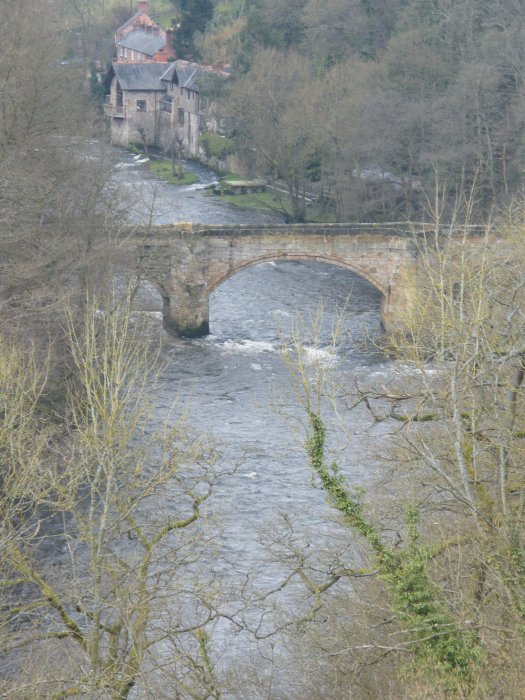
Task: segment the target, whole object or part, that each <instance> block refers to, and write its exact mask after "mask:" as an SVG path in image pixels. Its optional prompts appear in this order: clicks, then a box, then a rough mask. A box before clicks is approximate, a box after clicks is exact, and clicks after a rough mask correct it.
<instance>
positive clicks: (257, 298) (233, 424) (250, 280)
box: [116, 154, 388, 605]
mask: <svg viewBox="0 0 525 700" xmlns="http://www.w3.org/2000/svg"><path fill="white" fill-rule="evenodd" d="M139 161H140V159H138V158H137V157H133V156H131V155H127V154H120V159H119V163H118V166H117V175H116V179H117V181H118V182H119V186H120V187H122V188H123V189H124V190H128V191H129V192H130V193H131V194H132V198H133V200H134V201H135V202H136V205H135V210H134V216H135V217H136V218H141V217H142V218H147V217H149V216H150V215H152V220H153V222H154V223H169V222H174V221H193V222H201V223H216V224H222V223H247V224H248V223H264V222H271V221H276V222H277V221H279V219H278V218H277V217H276V215H275V214H273V213H265V212H259V211H254V210H241V209H238V208H235V207H233V206H230V205H228V204H226V203H224V202H221V201H219V200H218V199H216V198H214V197H213V196H210V195H209V194H208V193H207V192H206V190H205V189H203V186H204V185H206V184H209V183H211V182H213V180H214V179H215V176H214V174H213V173H211V172H210V171H208V170H206V169H205V168H202V167H201V166H196V165H193V164H188V167H190V168H191V169H194V170H195V171H196V172H197V173H198V175H199V177H200V179H201V184H199V185H194V186H190V187H176V186H172V185H169V184H166V183H163V182H159V181H157V180H156V179H155V178H154V177H153V176H152V175H151V174H150V173H149V171H148V170H147V168H146V167H145V165H144V164H143V163H141V162H139ZM152 205H153V206H152ZM141 303H142V305H143V307H145V308H146V309H148V310H149V311H151V312H152V313H153V314H154V315H155V314H156V315H157V316H160V314H159V311H160V309H161V302H160V298H157V296H156V295H155V294H154V293H153V292H152V290H151V289H148V288H146V289H144V290H143V293H142V301H141ZM320 306H322V309H323V310H322V319H321V320H319V319H320V315H319V309H320ZM379 307H380V295H379V293H378V292H377V291H376V290H375V289H374V287H373V286H372V285H371V284H369V283H368V282H366V281H365V280H363V279H361V278H360V277H358V276H357V275H354V274H353V273H351V272H350V271H347V270H343V269H341V268H338V267H335V266H330V265H325V264H319V263H309V262H279V263H272V262H267V263H264V264H260V265H256V266H253V267H251V268H247V269H245V270H243V271H241V272H239V273H238V274H237V275H235V276H233V277H232V278H230V279H229V280H227V281H226V282H225V283H224V284H222V285H221V286H220V287H219V288H218V289H217V290H216V291H215V292H214V293H213V295H212V297H211V300H210V329H211V335H209V336H208V337H206V338H202V339H197V340H184V341H183V340H178V339H175V338H170V337H168V336H165V353H166V358H167V360H168V364H167V368H166V370H165V372H164V376H163V383H162V387H161V389H160V390H159V393H158V396H157V399H158V406H159V408H158V411H159V419H161V418H162V415H163V412H166V411H168V410H169V407H170V406H171V405H172V404H173V403H174V402H175V401H177V402H178V403H179V405H184V406H185V407H186V409H187V412H188V416H189V423H190V425H191V426H193V427H194V429H195V430H197V431H199V432H209V433H211V434H212V435H213V436H214V439H215V440H216V441H217V442H218V444H219V446H220V455H221V457H220V460H221V462H222V463H223V465H224V466H225V467H228V466H231V465H233V464H237V465H238V466H237V470H236V472H235V473H234V474H232V475H230V476H228V477H224V478H223V479H222V480H221V482H220V483H219V484H218V486H217V487H216V489H215V491H214V494H213V497H212V500H211V503H210V509H211V511H212V512H213V513H217V514H219V516H220V522H221V528H220V531H219V535H218V538H217V541H216V544H215V546H216V549H215V550H214V551H215V554H214V557H213V562H207V564H206V565H207V566H208V567H210V568H212V569H213V571H214V573H215V575H216V576H217V577H219V578H221V579H222V580H223V581H225V582H228V581H230V580H231V582H232V585H233V582H234V581H235V580H239V577H240V576H241V577H242V576H245V575H250V576H253V580H254V581H255V582H256V586H258V587H259V588H260V589H261V590H262V589H264V587H265V586H267V587H271V586H272V585H275V584H276V583H277V582H278V581H279V580H280V578H279V577H280V576H281V575H282V572H281V571H280V569H279V566H276V565H274V564H272V563H271V561H270V558H269V556H268V554H267V551H266V549H265V548H264V547H263V545H262V544H261V541H260V540H261V531H263V530H264V529H265V528H267V527H268V526H269V524H271V525H277V524H278V523H279V522H280V521H281V522H286V523H290V522H293V527H294V532H295V536H296V538H297V540H298V542H301V543H302V544H303V545H304V546H306V543H309V545H310V546H311V547H313V548H314V549H315V548H317V549H318V550H322V548H323V547H325V546H327V545H328V544H329V543H330V542H332V541H333V540H334V537H336V536H337V526H336V525H334V523H333V513H332V512H331V511H330V509H329V508H328V506H327V505H326V504H325V503H324V499H323V494H322V493H321V492H320V491H319V490H318V489H315V488H312V485H311V474H310V473H309V469H308V465H307V461H306V458H305V453H304V447H303V440H304V434H303V433H302V432H301V430H300V428H299V422H300V419H301V417H302V414H303V411H302V410H301V408H300V405H299V403H298V400H297V397H294V392H293V390H292V384H291V380H290V373H289V370H288V368H287V366H286V364H285V362H284V359H283V353H282V344H283V339H284V342H286V338H288V337H289V336H290V333H291V330H292V329H293V328H296V327H298V326H299V327H300V328H301V331H300V332H301V334H302V341H301V342H302V345H303V348H304V352H305V354H304V357H305V361H306V364H308V363H311V364H312V366H314V365H315V364H316V363H318V364H320V365H321V366H323V367H326V368H328V367H332V370H333V372H335V373H336V376H337V377H340V378H341V381H343V379H345V380H349V379H350V378H351V377H352V376H354V375H356V374H358V375H359V374H360V375H363V376H365V375H366V376H370V375H378V374H381V373H387V372H388V365H387V363H386V362H385V361H384V359H383V358H381V357H380V356H379V355H378V354H375V353H374V352H372V351H371V350H366V349H364V346H363V343H364V341H365V339H366V338H367V337H369V336H373V335H374V334H377V333H378V331H379V324H380V311H379ZM298 316H300V317H301V318H302V320H301V321H300V322H297V318H298ZM312 319H314V320H315V319H317V320H316V321H315V322H316V323H317V325H318V326H319V330H318V333H317V336H318V337H317V340H316V341H314V339H313V338H312V333H311V332H310V331H309V330H308V325H309V323H310V320H312ZM159 324H160V320H159ZM338 324H339V328H340V334H339V337H338V339H337V342H336V343H335V344H334V343H332V337H333V331H334V328H335V327H336V326H337V325H338ZM295 419H297V420H295ZM352 421H353V424H352V432H353V433H355V434H359V432H360V429H361V428H363V427H364V426H365V424H366V417H365V416H364V415H363V414H360V413H359V412H357V413H354V414H353V415H352ZM372 442H373V441H372ZM331 447H332V448H333V449H334V450H336V451H337V457H338V459H339V462H340V464H341V467H342V468H343V470H344V472H345V473H346V475H347V476H348V477H349V478H350V479H351V480H352V482H354V483H358V484H361V485H366V482H367V475H368V470H369V467H370V459H372V457H370V456H367V452H366V443H365V441H363V440H362V439H361V438H359V437H357V438H354V439H353V440H349V441H346V440H344V439H342V438H338V440H337V441H333V442H332V445H331ZM334 533H336V534H334ZM339 534H340V535H341V537H343V535H342V534H341V533H339ZM347 556H348V557H351V556H352V552H351V551H349V552H347ZM292 605H293V603H292Z"/></svg>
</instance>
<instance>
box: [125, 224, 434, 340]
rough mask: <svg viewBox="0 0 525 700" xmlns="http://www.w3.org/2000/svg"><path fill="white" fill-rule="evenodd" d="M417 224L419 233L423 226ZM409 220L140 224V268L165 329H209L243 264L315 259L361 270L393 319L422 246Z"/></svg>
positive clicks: (184, 332) (406, 297)
mask: <svg viewBox="0 0 525 700" xmlns="http://www.w3.org/2000/svg"><path fill="white" fill-rule="evenodd" d="M424 230H425V227H424V226H422V225H419V226H418V227H417V229H416V230H415V232H416V233H419V234H421V233H423V232H424ZM413 234H414V229H413V228H411V227H409V225H408V224H405V225H403V224H279V225H269V226H265V225H263V226H250V225H239V226H231V225H206V224H186V223H181V224H170V225H155V226H149V227H144V228H139V229H137V228H135V229H134V232H133V241H134V243H135V244H136V245H137V248H138V255H139V270H140V272H141V274H143V275H144V277H145V278H147V279H148V280H149V281H150V282H152V283H153V284H154V285H155V287H156V288H157V289H158V291H159V292H160V294H161V295H162V299H163V304H164V307H163V315H164V325H165V327H166V329H167V330H168V331H170V332H172V333H174V334H176V335H180V336H183V337H196V336H201V335H206V334H207V333H209V296H210V294H211V292H213V290H214V289H215V288H216V287H218V286H219V285H220V284H221V283H222V282H224V281H225V280H226V279H228V277H231V276H232V275H234V274H235V273H236V272H238V271H239V270H242V269H243V268H245V267H247V266H249V265H254V264H257V263H261V262H265V261H270V260H272V261H273V260H314V261H320V262H325V263H331V264H333V265H338V266H340V267H344V268H347V269H349V270H352V271H353V272H356V273H357V274H358V275H360V276H361V277H364V278H365V279H367V280H368V281H369V282H371V283H372V284H373V285H374V287H376V288H377V289H378V290H379V291H380V292H381V294H382V295H383V301H382V306H381V311H382V318H383V322H384V324H385V325H386V326H391V325H393V324H395V323H396V321H397V320H398V319H399V318H400V317H401V316H402V315H403V311H404V310H406V308H407V305H408V304H409V303H410V288H411V284H410V282H411V280H412V281H413V279H414V276H415V269H416V264H417V246H416V245H415V243H414V235H413Z"/></svg>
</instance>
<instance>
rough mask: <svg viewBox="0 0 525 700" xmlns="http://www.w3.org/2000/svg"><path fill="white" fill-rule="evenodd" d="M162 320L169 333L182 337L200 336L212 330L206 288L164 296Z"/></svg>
mask: <svg viewBox="0 0 525 700" xmlns="http://www.w3.org/2000/svg"><path fill="white" fill-rule="evenodd" d="M162 302H163V304H162V321H163V325H164V328H165V329H166V331H167V332H168V333H171V334H172V335H176V336H179V337H181V338H200V337H201V336H203V335H208V334H209V332H210V320H209V303H208V294H207V292H206V290H200V294H197V293H196V290H191V291H188V293H187V294H184V295H181V294H180V292H178V293H177V295H176V296H175V297H171V298H170V297H169V296H165V297H163V298H162Z"/></svg>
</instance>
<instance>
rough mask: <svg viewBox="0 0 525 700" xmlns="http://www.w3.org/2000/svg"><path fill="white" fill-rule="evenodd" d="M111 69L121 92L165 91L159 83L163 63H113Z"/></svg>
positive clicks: (163, 71)
mask: <svg viewBox="0 0 525 700" xmlns="http://www.w3.org/2000/svg"><path fill="white" fill-rule="evenodd" d="M112 67H113V70H114V71H115V75H116V76H117V80H118V81H119V83H120V87H121V88H122V89H123V90H162V91H164V90H165V89H166V88H165V86H164V85H163V84H162V83H161V81H160V78H161V76H162V74H163V73H165V72H166V64H165V63H114V64H113V66H112Z"/></svg>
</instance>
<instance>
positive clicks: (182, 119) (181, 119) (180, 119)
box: [179, 109, 184, 126]
mask: <svg viewBox="0 0 525 700" xmlns="http://www.w3.org/2000/svg"><path fill="white" fill-rule="evenodd" d="M179 126H184V110H183V109H179Z"/></svg>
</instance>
